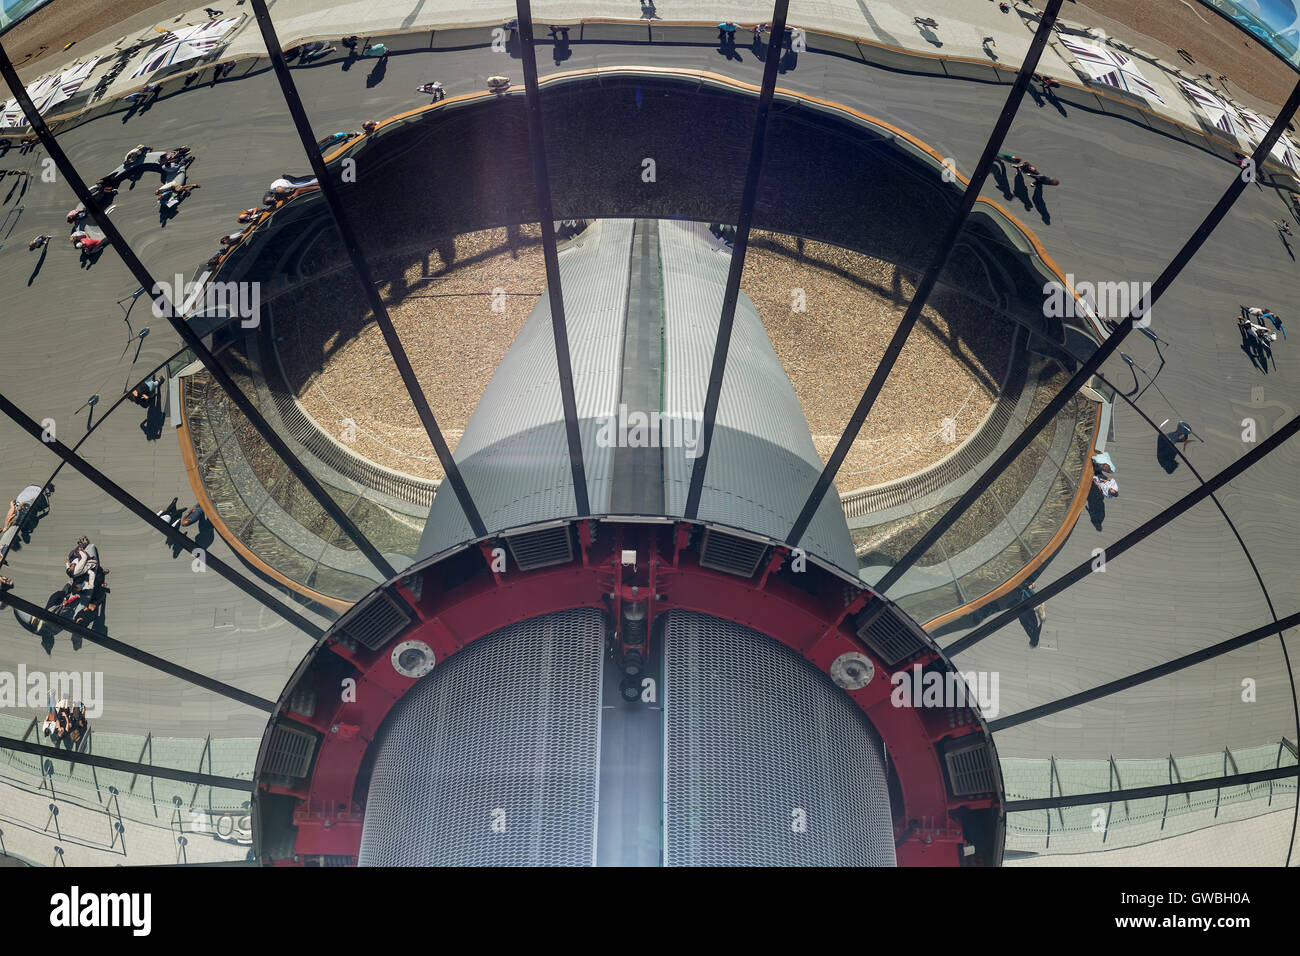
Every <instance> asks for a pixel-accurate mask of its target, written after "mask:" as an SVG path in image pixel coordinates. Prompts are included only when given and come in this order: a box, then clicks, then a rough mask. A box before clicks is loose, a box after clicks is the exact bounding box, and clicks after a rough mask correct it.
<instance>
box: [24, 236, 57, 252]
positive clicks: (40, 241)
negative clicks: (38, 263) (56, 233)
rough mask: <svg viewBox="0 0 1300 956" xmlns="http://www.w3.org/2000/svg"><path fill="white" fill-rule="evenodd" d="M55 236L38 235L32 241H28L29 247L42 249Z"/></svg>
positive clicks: (29, 248) (30, 248)
mask: <svg viewBox="0 0 1300 956" xmlns="http://www.w3.org/2000/svg"><path fill="white" fill-rule="evenodd" d="M53 238H54V237H53V236H37V237H36V238H35V239H33V240H32V241H31V242H29V243H27V248H28V250H33V249H40V248H41V247H42V246H44V245H45V244H46V243H47V242H49V241H50V240H51V239H53Z"/></svg>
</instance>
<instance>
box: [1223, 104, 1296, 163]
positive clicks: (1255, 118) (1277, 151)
mask: <svg viewBox="0 0 1300 956" xmlns="http://www.w3.org/2000/svg"><path fill="white" fill-rule="evenodd" d="M1237 113H1238V115H1239V116H1240V117H1241V121H1242V122H1243V123H1245V124H1246V129H1248V130H1249V131H1250V137H1251V139H1252V140H1253V141H1254V142H1255V143H1256V144H1258V143H1260V142H1262V141H1263V139H1264V135H1265V134H1266V133H1267V132H1268V128H1269V125H1270V124H1269V123H1268V122H1267V121H1266V120H1265V119H1264V118H1263V117H1262V116H1260V115H1259V114H1258V113H1254V112H1251V111H1250V110H1247V109H1238V110H1237ZM1269 155H1270V156H1272V157H1273V158H1274V159H1276V160H1277V161H1278V162H1279V163H1282V164H1283V165H1284V166H1286V167H1288V168H1289V169H1290V170H1291V171H1292V172H1300V150H1297V149H1296V145H1295V143H1293V142H1291V140H1290V139H1288V138H1287V135H1286V134H1285V133H1283V134H1282V135H1281V136H1279V137H1278V138H1277V142H1276V143H1274V144H1273V148H1272V149H1271V150H1269Z"/></svg>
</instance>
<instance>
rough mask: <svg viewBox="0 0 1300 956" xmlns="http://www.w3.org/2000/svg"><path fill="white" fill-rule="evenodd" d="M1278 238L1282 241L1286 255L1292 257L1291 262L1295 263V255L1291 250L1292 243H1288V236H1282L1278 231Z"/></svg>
mask: <svg viewBox="0 0 1300 956" xmlns="http://www.w3.org/2000/svg"><path fill="white" fill-rule="evenodd" d="M1277 237H1278V238H1279V239H1281V240H1282V248H1284V249H1285V250H1286V254H1287V255H1288V256H1290V257H1291V261H1292V262H1295V253H1294V252H1293V251H1292V250H1291V243H1289V242H1287V241H1286V236H1284V235H1283V234H1282V231H1281V230H1278V234H1277Z"/></svg>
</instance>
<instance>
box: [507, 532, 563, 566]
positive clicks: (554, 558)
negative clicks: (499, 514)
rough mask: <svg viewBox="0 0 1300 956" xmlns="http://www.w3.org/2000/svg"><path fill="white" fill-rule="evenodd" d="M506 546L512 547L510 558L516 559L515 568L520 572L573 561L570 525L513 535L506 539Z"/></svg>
mask: <svg viewBox="0 0 1300 956" xmlns="http://www.w3.org/2000/svg"><path fill="white" fill-rule="evenodd" d="M506 544H507V545H509V547H510V556H511V557H512V558H514V559H515V567H517V568H519V570H520V571H531V570H533V569H534V568H545V567H547V566H549V565H552V564H564V563H565V562H568V561H572V560H573V536H572V535H571V534H569V526H568V525H565V526H564V527H561V528H543V529H542V530H541V531H526V532H524V533H523V534H512V535H509V536H507V537H506Z"/></svg>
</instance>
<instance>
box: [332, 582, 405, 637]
mask: <svg viewBox="0 0 1300 956" xmlns="http://www.w3.org/2000/svg"><path fill="white" fill-rule="evenodd" d="M414 618H415V612H414V611H413V610H412V609H411V606H410V605H409V604H407V603H406V602H405V601H403V600H402V599H401V598H399V597H397V596H395V595H393V594H390V593H388V591H387V590H383V591H376V592H374V593H373V594H371V595H370V597H368V598H365V599H364V600H362V602H361V603H360V604H358V605H357V606H356V607H355V608H353V609H352V611H351V612H349V614H348V616H347V617H346V618H345V619H344V620H343V621H342V622H340V624H339V627H338V630H339V631H340V632H341V633H342V634H343V635H345V636H347V637H349V638H351V639H352V640H354V641H356V642H357V643H358V644H360V645H361V646H363V647H368V648H370V649H371V650H372V651H377V650H379V649H380V648H381V647H383V646H384V645H385V644H387V643H388V642H389V641H391V640H392V639H393V638H395V637H396V636H397V635H398V634H400V633H402V631H404V630H406V627H407V625H408V624H410V623H411V621H412V620H413V619H414Z"/></svg>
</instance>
